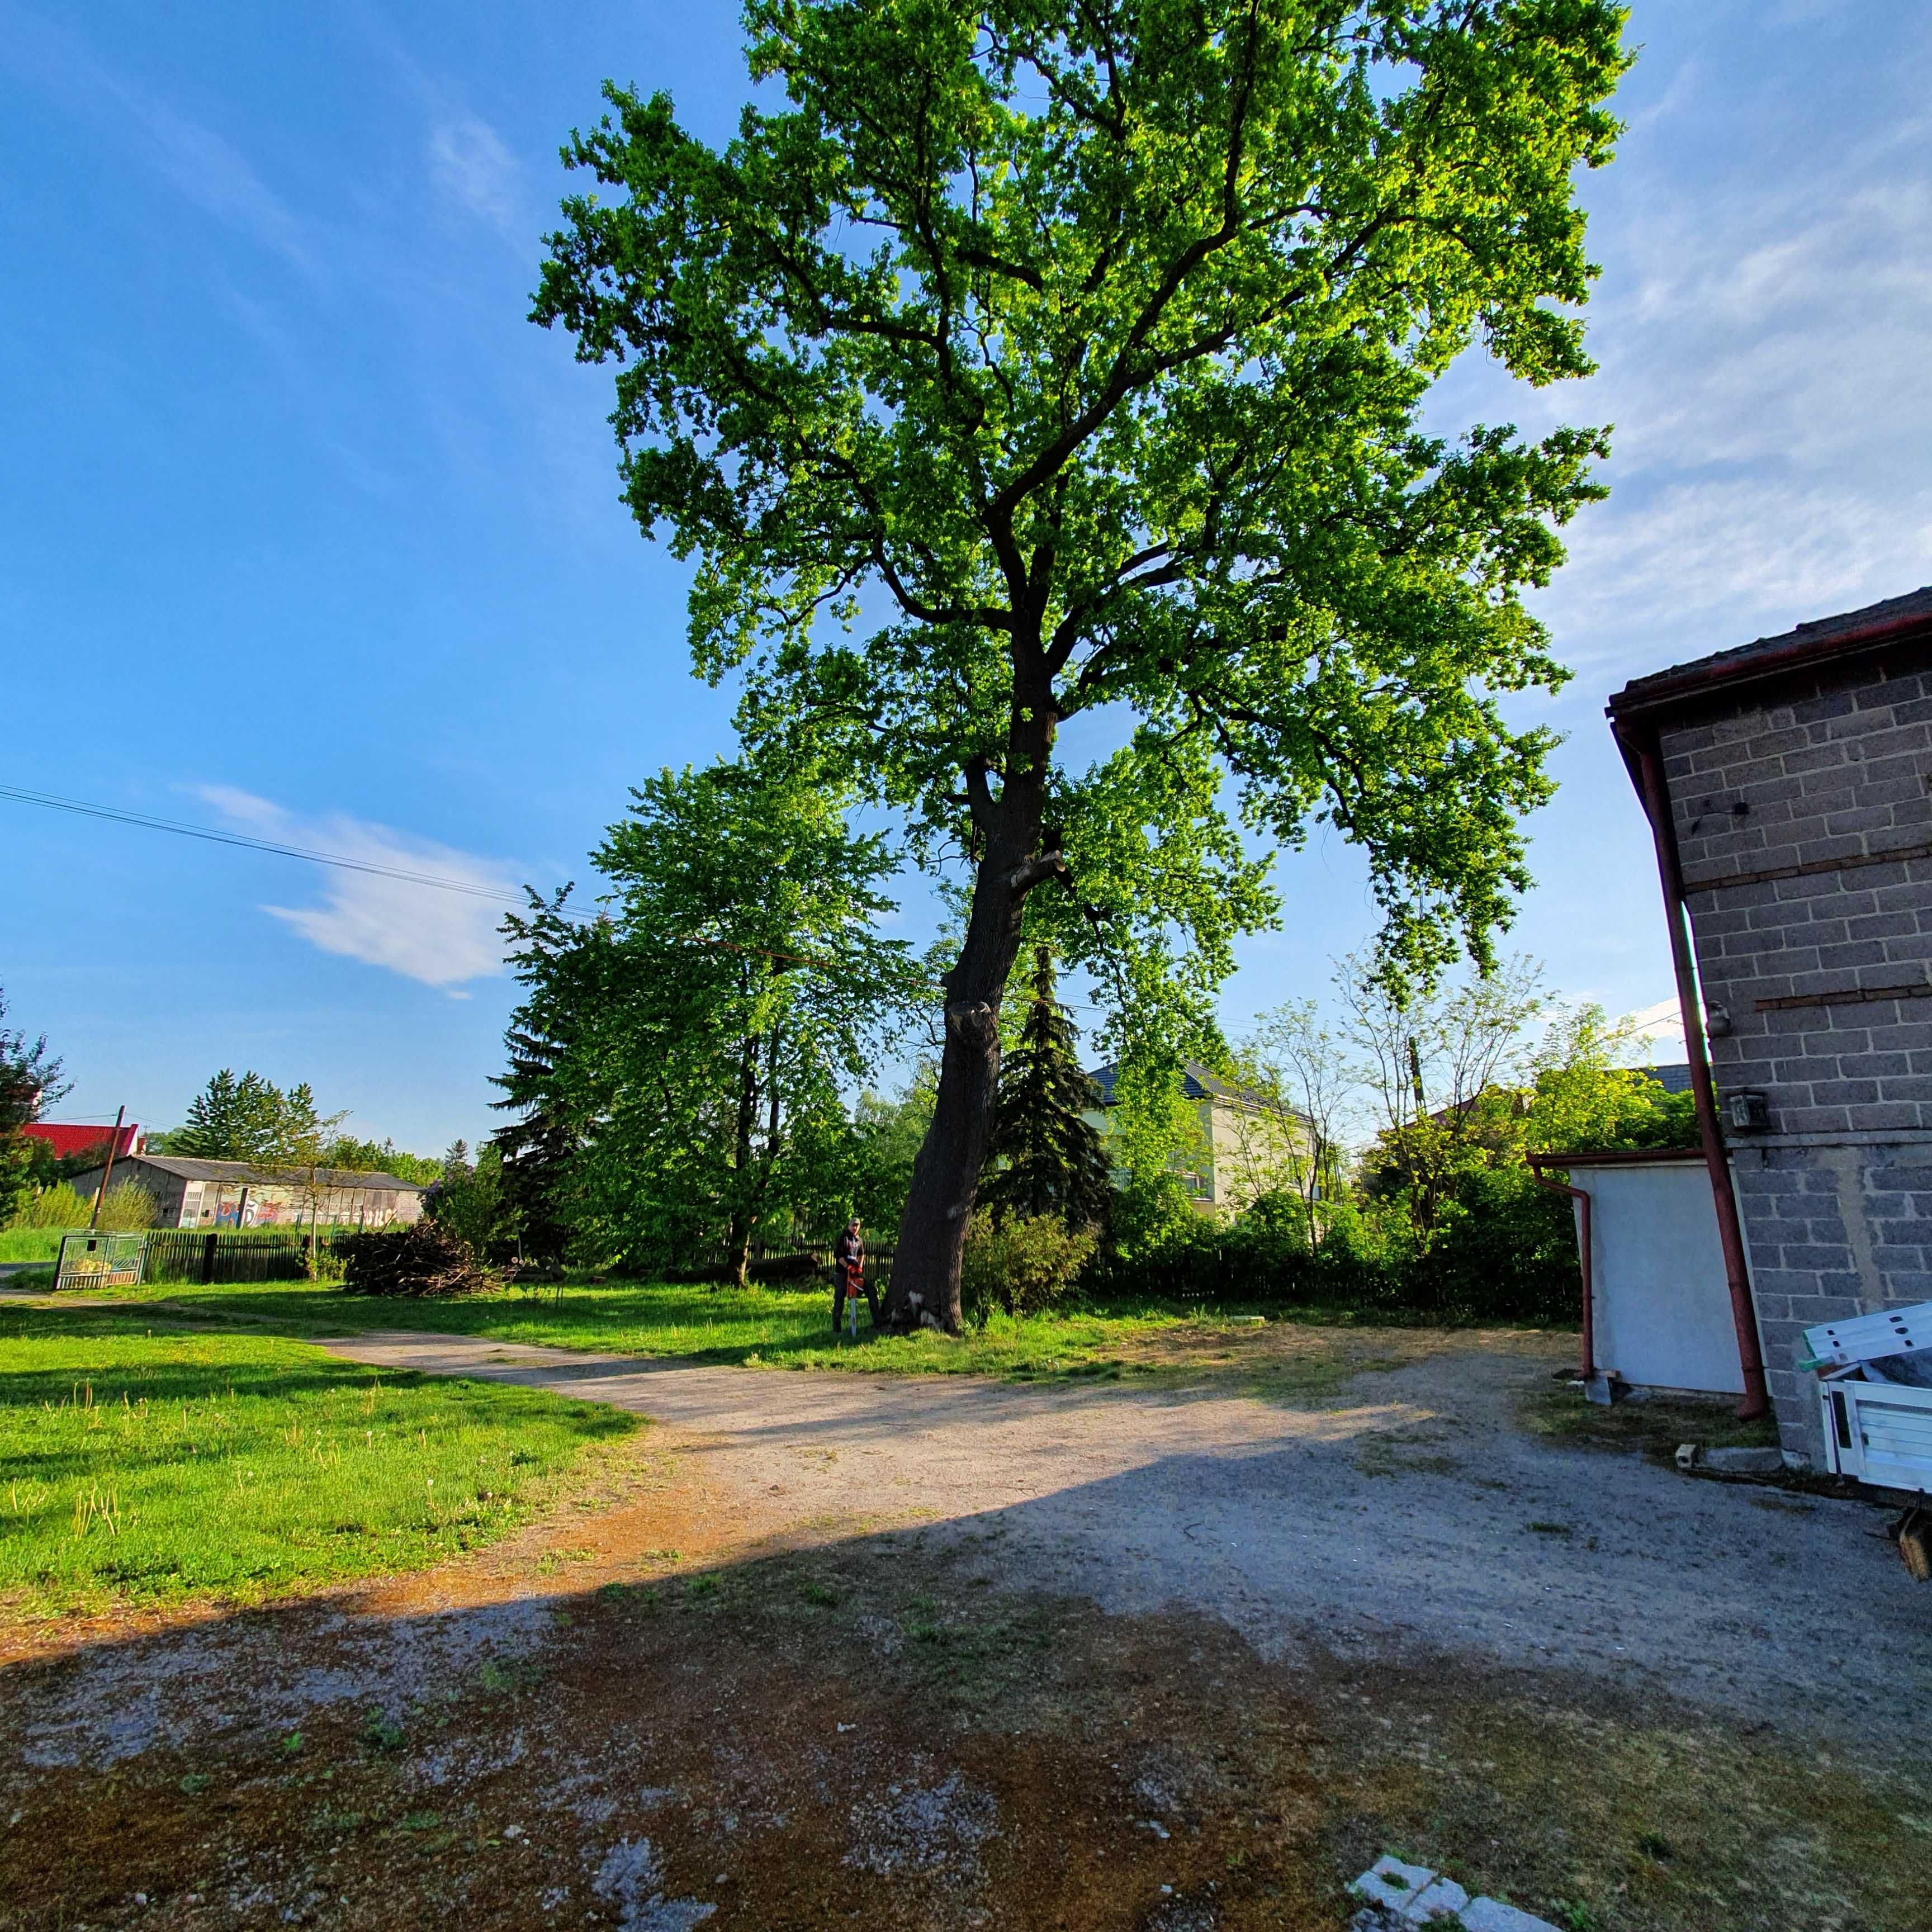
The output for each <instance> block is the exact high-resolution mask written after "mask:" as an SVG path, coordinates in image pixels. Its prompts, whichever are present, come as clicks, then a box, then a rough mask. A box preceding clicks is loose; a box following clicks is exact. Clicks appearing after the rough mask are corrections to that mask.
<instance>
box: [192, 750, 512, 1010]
mask: <svg viewBox="0 0 1932 1932" xmlns="http://www.w3.org/2000/svg"><path fill="white" fill-rule="evenodd" d="M192 789H193V793H194V795H195V796H196V797H197V798H199V799H202V801H203V802H205V803H206V804H208V805H212V806H213V807H214V808H215V810H216V811H218V812H220V814H221V815H222V817H223V818H224V819H226V820H227V821H228V823H229V824H231V825H233V826H236V827H238V828H239V829H243V830H245V831H248V832H252V833H254V835H257V837H260V838H272V839H274V840H275V841H276V842H277V843H278V844H287V845H299V846H302V847H305V848H307V849H308V850H312V851H320V852H327V853H332V854H333V855H335V856H338V857H341V858H344V859H356V860H358V861H359V862H362V863H363V864H365V865H386V866H390V867H393V868H397V869H399V870H402V871H413V872H421V873H426V874H430V875H431V876H433V877H437V878H446V879H449V880H454V881H455V882H456V883H458V884H461V885H466V886H472V887H475V888H477V889H481V890H484V891H487V892H499V893H500V892H515V891H516V890H517V878H516V875H515V874H514V872H512V871H511V869H510V868H508V866H507V865H505V864H503V863H502V862H501V861H499V860H496V859H484V858H480V857H478V856H477V855H476V854H475V853H471V852H463V851H460V850H458V849H457V848H456V847H454V846H450V845H443V844H438V843H437V842H436V841H434V840H433V839H428V838H416V837H413V836H412V835H410V834H409V833H407V832H398V831H396V830H395V829H393V828H392V827H391V826H386V825H375V824H371V823H370V822H369V821H368V820H365V819H360V818H353V817H350V816H349V814H347V813H346V812H329V813H324V814H319V815H316V816H308V815H305V814H301V813H297V812H292V811H287V810H286V809H285V808H284V807H282V806H281V805H277V804H275V803H274V802H272V801H271V800H269V799H265V798H258V797H257V796H255V795H254V793H251V792H245V791H240V790H236V789H235V788H234V787H232V786H228V785H199V786H196V787H193V788H192ZM318 884H319V889H320V895H321V902H320V904H316V905H310V906H280V905H265V906H263V908H262V910H263V911H264V912H266V913H271V914H272V915H273V916H275V918H277V919H280V920H281V921H282V922H283V923H284V924H285V925H286V926H288V927H289V928H290V929H291V930H292V931H293V932H297V933H299V934H300V935H302V938H305V940H307V941H308V942H309V944H311V946H314V947H317V949H318V950H320V951H322V952H324V953H334V954H335V955H337V956H338V957H340V958H343V959H359V960H362V961H363V962H365V964H367V965H371V966H380V967H383V968H386V970H387V971H389V972H392V973H399V974H401V975H402V976H403V977H404V978H405V979H409V980H417V981H419V982H420V983H422V985H424V986H435V987H438V988H440V989H443V990H444V991H446V992H448V993H449V997H450V998H452V999H467V998H469V995H468V994H467V993H466V992H463V991H462V990H461V989H460V986H461V983H462V982H463V981H464V980H475V979H480V978H482V977H484V976H485V975H487V974H493V973H498V972H500V971H502V965H503V941H502V935H500V934H499V932H498V931H497V928H498V926H500V925H501V923H502V918H503V915H504V913H505V911H506V910H508V907H506V906H505V904H502V902H501V901H495V900H490V899H487V898H472V897H469V896H468V895H466V894H464V893H462V892H449V891H445V890H442V889H439V888H437V887H436V886H425V885H418V884H415V883H411V882H410V881H409V880H403V879H391V878H385V877H381V876H380V875H378V874H374V873H368V872H352V871H340V870H338V869H336V868H326V869H323V870H321V871H320V874H319V878H318Z"/></svg>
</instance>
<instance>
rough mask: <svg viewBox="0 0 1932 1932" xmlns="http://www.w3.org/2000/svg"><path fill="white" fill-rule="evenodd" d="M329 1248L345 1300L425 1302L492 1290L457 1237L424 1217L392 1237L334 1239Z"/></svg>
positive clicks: (490, 1279)
mask: <svg viewBox="0 0 1932 1932" xmlns="http://www.w3.org/2000/svg"><path fill="white" fill-rule="evenodd" d="M335 1253H336V1254H337V1255H338V1256H339V1257H340V1258H341V1261H342V1263H343V1266H344V1286H345V1287H346V1288H347V1290H348V1292H349V1293H350V1294H351V1295H416V1296H419V1297H422V1298H432V1297H440V1296H446V1295H475V1294H477V1293H479V1292H481V1290H483V1289H488V1288H494V1287H496V1286H498V1283H497V1280H496V1276H495V1275H494V1274H492V1273H491V1272H490V1270H489V1269H488V1268H485V1267H484V1265H482V1263H481V1262H479V1261H478V1259H476V1250H475V1249H474V1248H472V1247H471V1246H470V1245H469V1243H468V1242H467V1241H465V1240H464V1239H463V1237H462V1236H461V1235H459V1234H458V1233H457V1232H456V1231H455V1229H453V1228H446V1227H444V1226H443V1225H442V1223H440V1222H437V1221H432V1220H429V1219H428V1217H425V1219H423V1220H420V1221H417V1222H415V1223H412V1224H411V1225H410V1226H408V1227H407V1228H403V1229H396V1230H393V1231H392V1230H389V1229H384V1230H383V1231H382V1232H371V1233H366V1234H360V1235H339V1236H338V1237H337V1238H336V1241H335Z"/></svg>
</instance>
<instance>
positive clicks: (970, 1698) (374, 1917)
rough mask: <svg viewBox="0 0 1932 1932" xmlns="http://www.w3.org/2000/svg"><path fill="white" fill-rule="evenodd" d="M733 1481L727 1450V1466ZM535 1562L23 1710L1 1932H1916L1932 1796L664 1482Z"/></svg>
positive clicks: (595, 1512) (46, 1689)
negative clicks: (1409, 1896)
mask: <svg viewBox="0 0 1932 1932" xmlns="http://www.w3.org/2000/svg"><path fill="white" fill-rule="evenodd" d="M697 1448H698V1450H699V1451H701V1448H702V1445H697ZM793 1500H794V1499H788V1498H787V1497H784V1496H772V1497H771V1499H770V1500H769V1504H767V1505H760V1503H758V1502H757V1501H756V1499H753V1498H751V1497H750V1496H747V1495H746V1494H745V1493H742V1491H736V1492H730V1491H724V1490H720V1489H718V1487H717V1486H716V1485H715V1484H714V1483H712V1481H709V1479H708V1478H707V1475H706V1469H705V1466H704V1461H703V1456H702V1454H701V1453H693V1452H686V1453H683V1454H676V1453H667V1451H665V1450H664V1448H662V1447H661V1446H657V1445H653V1446H652V1447H650V1448H640V1449H639V1450H638V1451H637V1454H635V1455H634V1457H632V1458H631V1460H630V1461H629V1462H628V1463H624V1464H622V1465H613V1466H611V1467H610V1468H608V1469H606V1470H604V1472H601V1473H600V1475H599V1476H598V1488H597V1489H596V1490H595V1491H593V1492H592V1493H588V1494H586V1495H584V1496H580V1497H578V1498H576V1499H572V1500H571V1501H570V1502H567V1503H566V1504H565V1505H563V1506H562V1507H561V1508H559V1509H558V1510H557V1511H555V1512H553V1514H552V1516H551V1517H550V1519H549V1520H547V1522H546V1523H544V1524H543V1525H541V1526H538V1527H537V1528H535V1529H532V1530H531V1531H529V1532H526V1535H524V1536H523V1538H520V1539H519V1540H518V1541H514V1542H513V1543H510V1544H505V1545H502V1546H499V1547H497V1548H496V1549H494V1550H491V1551H489V1552H487V1553H483V1554H482V1555H481V1556H477V1557H474V1558H472V1559H466V1560H465V1561H463V1562H460V1563H458V1564H453V1565H448V1566H446V1567H445V1568H443V1569H441V1570H439V1571H431V1572H429V1573H427V1574H425V1575H423V1576H421V1577H416V1578H413V1579H399V1580H392V1581H389V1582H386V1583H381V1584H378V1585H376V1586H371V1587H369V1588H368V1589H364V1590H362V1591H360V1592H356V1593H353V1594H351V1595H335V1596H332V1597H327V1598H311V1599H308V1600H306V1601H302V1602H299V1603H295V1604H288V1605H285V1606H283V1607H279V1608H276V1609H272V1610H260V1611H251V1612H247V1613H239V1614H229V1615H225V1616H224V1615H214V1614H211V1613H202V1615H201V1616H199V1617H198V1618H196V1619H185V1620H179V1621H177V1622H175V1624H174V1625H172V1627H167V1628H162V1627H156V1626H154V1625H147V1626H144V1627H141V1628H133V1627H131V1626H130V1627H127V1628H118V1629H117V1628H112V1627H103V1626H94V1627H87V1628H80V1627H76V1628H70V1629H68V1631H66V1632H65V1635H64V1637H63V1638H62V1640H61V1641H60V1642H58V1643H55V1644H50V1645H49V1644H45V1643H43V1645H42V1646H40V1649H39V1652H38V1654H37V1655H35V1656H34V1657H31V1658H25V1657H23V1658H21V1659H20V1661H16V1662H15V1663H13V1664H12V1665H10V1667H7V1669H5V1671H4V1672H0V1820H4V1821H5V1826H4V1831H0V1926H4V1927H7V1928H9V1932H10V1928H13V1927H20V1928H23V1932H25V1928H28V1927H33V1928H40V1927H49V1928H50V1927H61V1928H62V1932H75V1928H78V1927H81V1926H92V1927H132V1926H136V1925H139V1926H142V1927H211V1928H223V1932H225V1929H226V1928H229V1927H236V1928H239V1927H263V1928H266V1927H274V1926H279V1925H281V1924H306V1925H314V1926H317V1927H342V1928H358V1929H359V1928H363V1927H369V1928H377V1927H384V1928H386V1927H417V1926H423V1925H427V1924H434V1923H437V1922H439V1921H441V1922H446V1923H448V1924H451V1925H452V1926H456V1925H460V1926H462V1927H465V1928H468V1927H499V1926H500V1927H531V1926H551V1925H554V1926H559V1927H581V1926H593V1925H595V1926H619V1927H634V1928H641V1932H683V1928H687V1927H693V1926H696V1925H698V1924H706V1925H707V1926H716V1927H747V1928H749V1927H766V1928H774V1932H776V1928H790V1927H797V1928H805V1927H814V1928H815V1927H824V1926H827V1925H834V1924H844V1923H856V1924H864V1925H868V1926H882V1927H980V1926H989V1927H1020V1928H1034V1927H1039V1928H1043V1932H1046V1928H1055V1932H1057V1928H1061V1927H1068V1928H1087V1927H1122V1928H1127V1927H1140V1928H1147V1932H1182V1928H1190V1932H1202V1929H1203V1928H1217V1927H1225V1928H1229V1932H1235V1929H1236V1928H1247V1927H1262V1926H1270V1927H1295V1928H1310V1932H1316V1929H1317V1928H1319V1932H1337V1928H1339V1927H1341V1926H1343V1925H1344V1924H1346V1922H1347V1918H1348V1915H1349V1912H1348V1906H1347V1902H1346V1898H1345V1897H1344V1894H1343V1890H1342V1887H1343V1882H1344V1881H1345V1880H1346V1879H1347V1878H1348V1877H1349V1876H1352V1874H1353V1873H1355V1872H1356V1871H1358V1870H1361V1869H1362V1867H1364V1866H1365V1865H1366V1864H1368V1863H1369V1862H1370V1860H1371V1859H1372V1858H1373V1857H1374V1856H1375V1855H1376V1854H1377V1853H1378V1852H1381V1851H1383V1850H1385V1849H1395V1850H1397V1851H1400V1852H1403V1853H1405V1854H1406V1855H1410V1856H1412V1857H1413V1858H1417V1859H1418V1860H1420V1861H1423V1862H1426V1863H1428V1864H1432V1865H1434V1866H1436V1867H1440V1868H1445V1869H1447V1870H1449V1871H1450V1872H1451V1873H1452V1874H1454V1876H1457V1878H1458V1879H1460V1880H1461V1881H1462V1882H1463V1883H1465V1884H1466V1885H1467V1886H1468V1888H1469V1889H1470V1890H1471V1891H1487V1892H1489V1893H1490V1894H1496V1895H1502V1896H1505V1897H1510V1898H1512V1899H1514V1900H1516V1901H1517V1903H1520V1904H1522V1905H1523V1906H1526V1908H1528V1909H1532V1910H1536V1911H1538V1912H1542V1913H1544V1914H1545V1915H1547V1916H1549V1917H1550V1918H1552V1919H1553V1920H1554V1921H1556V1922H1557V1923H1559V1924H1569V1925H1571V1926H1574V1927H1600V1928H1606V1932H1607V1928H1617V1932H1664V1928H1666V1927H1669V1928H1673V1932H1676V1928H1693V1932H1705V1928H1708V1932H1734V1928H1745V1927H1764V1928H1769V1929H1770V1932H1787V1928H1789V1932H1799V1928H1800V1927H1802V1928H1804V1932H1820V1928H1838V1932H1853V1928H1864V1929H1865V1932H1906V1928H1915V1927H1918V1926H1920V1925H1921V1924H1923V1922H1924V1918H1923V1901H1922V1895H1921V1888H1920V1873H1921V1870H1922V1865H1923V1859H1924V1849H1925V1847H1926V1846H1927V1842H1928V1836H1932V1776H1928V1775H1927V1770H1926V1769H1925V1767H1924V1766H1923V1765H1915V1764H1913V1763H1909V1762H1907V1761H1906V1760H1905V1759H1904V1758H1903V1757H1897V1756H1894V1757H1881V1756H1880V1755H1879V1754H1876V1753H1875V1752H1867V1751H1863V1750H1861V1749H1858V1748H1847V1747H1846V1746H1845V1745H1832V1746H1830V1747H1829V1748H1826V1749H1824V1750H1822V1751H1821V1750H1820V1748H1819V1747H1818V1746H1817V1744H1816V1743H1815V1742H1811V1741H1808V1739H1806V1738H1805V1737H1804V1736H1802V1735H1800V1736H1786V1735H1785V1734H1784V1732H1783V1731H1782V1730H1771V1729H1769V1728H1768V1727H1763V1725H1762V1724H1754V1723H1747V1722H1745V1721H1741V1720H1739V1718H1736V1717H1735V1716H1733V1717H1730V1718H1720V1717H1714V1716H1712V1715H1710V1714H1709V1713H1708V1712H1702V1713H1697V1712H1690V1711H1688V1710H1686V1709H1681V1708H1679V1707H1677V1706H1673V1705H1672V1704H1670V1703H1668V1702H1667V1701H1665V1700H1660V1699H1658V1698H1655V1697H1650V1698H1649V1699H1636V1698H1633V1697H1631V1696H1630V1695H1628V1694H1626V1693H1624V1692H1621V1691H1619V1690H1618V1689H1617V1688H1616V1687H1614V1686H1613V1685H1607V1684H1606V1683H1605V1682H1604V1681H1603V1680H1602V1679H1601V1678H1599V1677H1586V1676H1583V1675H1581V1674H1580V1673H1564V1672H1560V1671H1556V1670H1542V1671H1538V1672H1528V1671H1515V1672H1512V1671H1510V1670H1504V1669H1501V1668H1498V1667H1485V1666H1480V1665H1477V1664H1472V1663H1470V1662H1469V1661H1468V1660H1467V1659H1466V1658H1463V1659H1459V1658H1454V1657H1451V1656H1447V1655H1441V1654H1436V1655H1423V1654H1411V1655H1407V1656H1406V1657H1405V1658H1403V1660H1402V1661H1391V1660H1390V1659H1388V1658H1382V1659H1379V1660H1378V1661H1364V1659H1363V1658H1361V1656H1359V1655H1355V1656H1351V1657H1347V1658H1343V1657H1339V1656H1337V1655H1334V1654H1333V1653H1331V1651H1330V1650H1329V1649H1326V1648H1325V1647H1324V1646H1322V1644H1321V1643H1319V1640H1311V1641H1310V1642H1307V1643H1304V1644H1303V1645H1301V1646H1298V1649H1297V1653H1296V1657H1295V1661H1293V1662H1286V1661H1280V1659H1274V1660H1271V1659H1270V1658H1268V1657H1265V1656H1264V1655H1262V1653H1261V1652H1259V1651H1258V1650H1257V1649H1255V1648H1254V1647H1253V1646H1251V1645H1250V1643H1248V1642H1247V1641H1246V1640H1244V1638H1243V1637H1241V1635H1240V1634H1238V1633H1237V1632H1236V1631H1235V1630H1234V1629H1232V1628H1230V1627H1229V1625H1228V1624H1227V1623H1226V1622H1223V1621H1222V1620H1220V1619H1217V1618H1214V1617H1211V1616H1202V1615H1198V1614H1193V1613H1170V1614H1166V1615H1157V1616H1106V1615H1103V1614H1101V1613H1098V1612H1097V1611H1096V1610H1094V1607H1092V1605H1091V1604H1090V1603H1087V1602H1085V1601H1079V1600H1076V1599H1074V1598H1069V1597H1065V1596H1056V1595H1048V1594H1044V1593H1042V1592H1038V1591H1035V1590H1027V1589H1007V1588H1005V1587H1003V1586H1002V1584H1001V1582H1000V1581H999V1580H997V1579H996V1578H994V1577H989V1575H988V1574H986V1568H985V1564H984V1560H983V1552H980V1551H978V1550H977V1549H976V1548H974V1547H971V1546H969V1545H966V1544H962V1543H961V1542H960V1541H959V1539H957V1538H953V1539H950V1540H949V1539H947V1538H944V1537H943V1536H941V1535H938V1534H937V1533H935V1532H926V1531H923V1530H920V1529H896V1530H890V1531H885V1532H874V1533H870V1534H856V1535H855V1534H838V1533H836V1532H833V1531H832V1530H831V1529H829V1527H827V1528H821V1529H817V1530H814V1529H812V1528H811V1526H809V1525H806V1524H803V1523H800V1521H799V1520H798V1519H797V1517H796V1515H795V1514H787V1513H786V1512H787V1509H788V1508H790V1505H791V1502H793Z"/></svg>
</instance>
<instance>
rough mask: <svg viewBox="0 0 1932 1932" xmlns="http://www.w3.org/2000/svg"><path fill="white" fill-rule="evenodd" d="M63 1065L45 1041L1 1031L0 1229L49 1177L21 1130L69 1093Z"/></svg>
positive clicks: (1, 999) (2, 1013)
mask: <svg viewBox="0 0 1932 1932" xmlns="http://www.w3.org/2000/svg"><path fill="white" fill-rule="evenodd" d="M6 1017H7V995H6V993H5V990H4V989H0V1020H4V1019H5V1018H6ZM60 1076H61V1064H60V1062H59V1061H58V1060H55V1059H53V1058H50V1057H49V1055H48V1052H47V1037H46V1034H41V1035H40V1037H39V1038H38V1039H37V1040H28V1037H27V1036H26V1034H24V1033H22V1032H20V1031H18V1030H17V1029H15V1028H10V1027H0V1227H4V1226H6V1225H7V1222H8V1221H9V1220H10V1218H11V1217H12V1216H13V1213H14V1211H15V1209H16V1208H17V1205H18V1204H19V1202H20V1200H21V1199H22V1198H23V1196H26V1194H27V1193H28V1192H29V1191H30V1190H32V1189H34V1188H36V1187H44V1186H45V1185H46V1183H47V1181H48V1180H49V1179H50V1178H53V1177H52V1176H50V1175H46V1174H45V1173H44V1172H43V1171H42V1170H43V1168H44V1166H45V1164H46V1149H45V1148H44V1147H43V1145H41V1144H40V1143H38V1142H35V1141H34V1140H33V1139H31V1138H30V1137H29V1136H27V1135H25V1134H23V1133H21V1131H20V1130H21V1129H22V1128H23V1127H26V1125H27V1124H28V1122H29V1121H37V1120H38V1119H39V1118H40V1113H41V1111H42V1109H44V1108H45V1107H46V1106H49V1105H50V1104H51V1103H52V1102H54V1101H55V1100H58V1099H59V1098H60V1097H61V1096H62V1094H65V1092H66V1091H68V1088H67V1083H66V1082H65V1081H63V1080H62V1079H61V1077H60Z"/></svg>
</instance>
